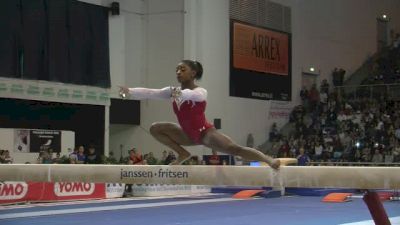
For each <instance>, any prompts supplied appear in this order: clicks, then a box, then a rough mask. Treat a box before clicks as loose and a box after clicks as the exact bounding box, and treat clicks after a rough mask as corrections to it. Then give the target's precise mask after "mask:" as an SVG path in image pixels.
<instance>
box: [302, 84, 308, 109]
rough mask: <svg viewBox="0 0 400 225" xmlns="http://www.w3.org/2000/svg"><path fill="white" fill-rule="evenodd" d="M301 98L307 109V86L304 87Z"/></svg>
mask: <svg viewBox="0 0 400 225" xmlns="http://www.w3.org/2000/svg"><path fill="white" fill-rule="evenodd" d="M300 98H301V103H302V105H304V106H305V107H306V108H307V107H308V106H307V103H308V90H307V87H306V86H303V88H302V89H301V90H300Z"/></svg>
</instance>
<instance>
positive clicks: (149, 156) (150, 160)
mask: <svg viewBox="0 0 400 225" xmlns="http://www.w3.org/2000/svg"><path fill="white" fill-rule="evenodd" d="M146 161H147V164H148V165H156V164H157V159H156V158H155V157H154V154H153V152H149V154H147V157H146Z"/></svg>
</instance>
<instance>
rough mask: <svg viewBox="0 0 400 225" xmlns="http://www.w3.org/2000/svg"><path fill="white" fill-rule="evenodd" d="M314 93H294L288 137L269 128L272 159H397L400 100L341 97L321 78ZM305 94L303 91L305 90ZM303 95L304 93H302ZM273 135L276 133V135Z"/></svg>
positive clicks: (301, 160) (333, 160) (399, 145)
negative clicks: (296, 95)
mask: <svg viewBox="0 0 400 225" xmlns="http://www.w3.org/2000/svg"><path fill="white" fill-rule="evenodd" d="M311 89H314V90H313V92H315V93H314V94H313V95H311V94H310V92H311V91H305V90H304V88H303V90H302V91H301V92H300V95H301V98H302V100H303V104H302V105H299V106H297V107H295V108H294V110H293V111H292V113H291V115H290V122H292V123H293V124H294V125H295V126H294V127H295V129H294V132H292V133H290V135H289V136H283V135H281V134H279V133H277V131H276V130H277V129H276V128H273V129H272V130H271V134H272V133H273V135H272V136H271V135H270V138H271V137H274V139H272V140H271V141H273V150H272V152H275V153H276V156H278V157H297V158H298V159H299V162H300V164H307V163H309V162H371V163H377V164H378V163H393V162H400V102H399V101H394V100H391V99H387V98H386V97H385V96H384V95H382V96H381V97H380V98H379V99H371V98H360V99H351V100H349V99H345V98H341V96H340V95H338V93H337V92H335V91H334V90H332V91H331V92H330V89H329V85H328V84H327V83H326V82H325V81H323V82H322V84H321V86H320V88H319V90H316V86H315V85H314V86H313V87H312V88H311ZM307 92H308V93H307ZM305 93H306V94H305ZM276 137H279V138H278V139H276Z"/></svg>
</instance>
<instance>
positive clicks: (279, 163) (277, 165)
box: [270, 159, 281, 170]
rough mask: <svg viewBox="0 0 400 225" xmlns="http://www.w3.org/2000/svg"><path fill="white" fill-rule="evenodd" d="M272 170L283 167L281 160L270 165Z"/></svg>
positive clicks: (276, 160)
mask: <svg viewBox="0 0 400 225" xmlns="http://www.w3.org/2000/svg"><path fill="white" fill-rule="evenodd" d="M270 166H271V168H272V169H275V170H277V169H279V167H280V166H281V161H280V160H279V159H273V161H272V163H271V164H270Z"/></svg>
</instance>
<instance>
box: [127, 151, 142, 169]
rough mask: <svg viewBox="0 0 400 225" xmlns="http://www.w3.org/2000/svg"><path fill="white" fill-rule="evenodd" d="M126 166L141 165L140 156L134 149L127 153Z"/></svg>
mask: <svg viewBox="0 0 400 225" xmlns="http://www.w3.org/2000/svg"><path fill="white" fill-rule="evenodd" d="M128 164H129V165H143V158H142V154H140V153H139V152H138V151H137V150H136V148H132V149H131V150H130V151H129V159H128Z"/></svg>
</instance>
